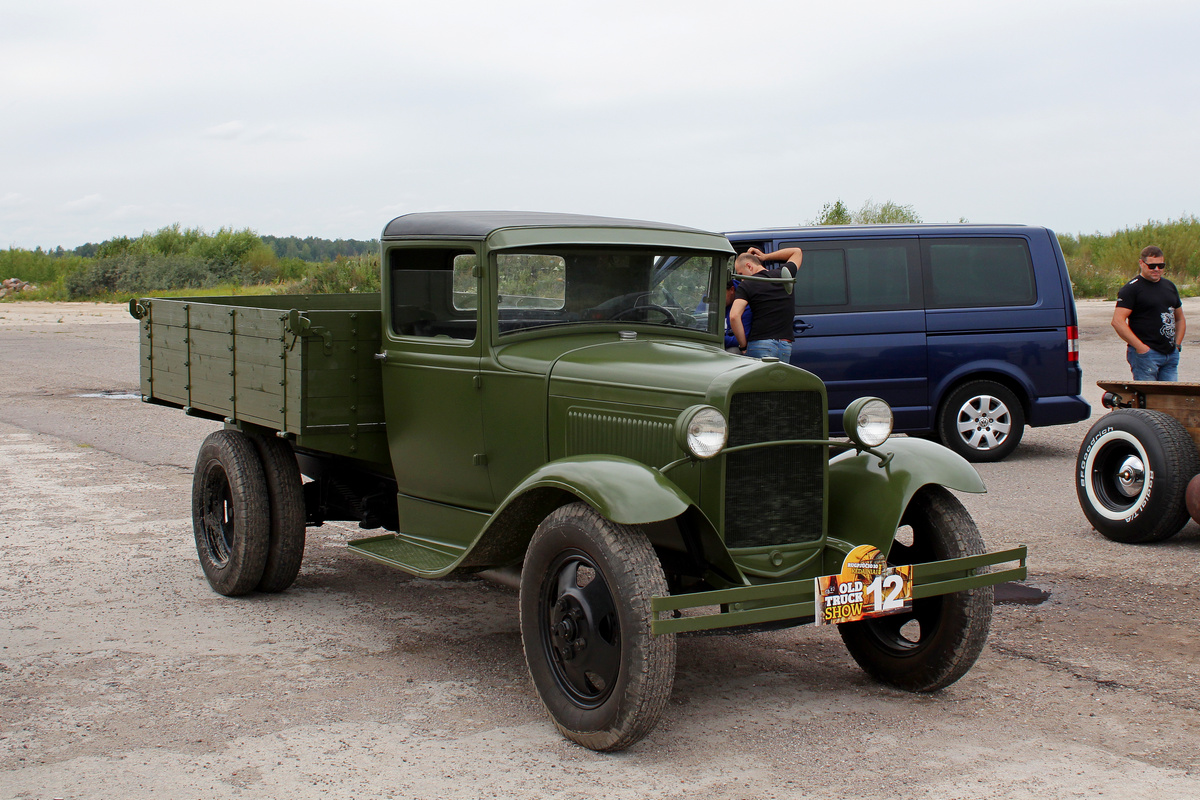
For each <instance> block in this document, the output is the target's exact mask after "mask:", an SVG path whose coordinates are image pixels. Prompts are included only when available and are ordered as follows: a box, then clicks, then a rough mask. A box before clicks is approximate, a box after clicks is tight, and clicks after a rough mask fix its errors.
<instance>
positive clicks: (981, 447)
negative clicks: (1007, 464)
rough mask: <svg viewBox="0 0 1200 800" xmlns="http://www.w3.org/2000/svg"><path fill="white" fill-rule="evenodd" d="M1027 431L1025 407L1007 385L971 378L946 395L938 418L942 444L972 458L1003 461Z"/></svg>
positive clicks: (978, 460) (972, 459)
mask: <svg viewBox="0 0 1200 800" xmlns="http://www.w3.org/2000/svg"><path fill="white" fill-rule="evenodd" d="M1024 432H1025V410H1024V408H1023V407H1022V406H1021V401H1020V400H1018V399H1017V396H1016V395H1015V394H1013V392H1012V390H1011V389H1009V388H1008V387H1007V386H1005V385H1003V384H1001V383H997V382H996V381H971V382H970V383H965V384H963V385H962V386H960V387H958V388H957V389H955V390H954V391H953V392H951V393H950V395H949V396H948V397H947V398H946V400H945V402H944V403H943V405H942V410H941V413H940V414H939V417H938V434H939V436H940V438H941V440H942V443H943V444H944V445H946V447H949V448H950V449H951V450H954V451H955V452H957V453H958V454H959V455H961V456H962V457H963V458H965V459H967V460H968V461H975V462H983V461H1000V460H1001V459H1003V458H1005V457H1006V456H1007V455H1008V454H1009V453H1011V452H1012V451H1013V450H1015V449H1016V447H1017V445H1018V444H1019V443H1020V441H1021V436H1022V435H1023V434H1024Z"/></svg>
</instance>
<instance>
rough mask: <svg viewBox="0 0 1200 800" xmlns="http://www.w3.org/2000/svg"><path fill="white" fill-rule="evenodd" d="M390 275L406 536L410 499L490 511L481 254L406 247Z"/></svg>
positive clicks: (387, 341)
mask: <svg viewBox="0 0 1200 800" xmlns="http://www.w3.org/2000/svg"><path fill="white" fill-rule="evenodd" d="M384 268H385V269H386V275H385V283H384V293H385V303H384V308H385V314H384V332H383V337H382V341H383V352H382V353H381V354H380V358H381V359H382V360H383V391H384V409H385V413H386V418H387V432H388V445H389V448H390V450H391V458H392V468H393V470H394V472H395V476H396V483H397V489H398V491H399V493H400V495H401V502H402V506H401V508H402V513H401V527H402V529H403V528H404V527H405V519H404V517H405V514H404V513H403V509H404V507H405V506H404V503H405V502H407V501H409V500H414V499H415V500H418V501H429V504H439V505H444V506H453V507H457V508H461V509H473V510H478V511H484V512H486V511H489V510H491V509H492V508H493V507H494V502H493V498H492V489H491V483H490V480H489V478H488V467H487V457H486V455H485V449H484V438H483V421H482V419H483V415H482V392H481V391H480V387H481V381H480V374H479V364H480V355H481V353H482V344H481V340H482V337H481V335H480V330H481V326H480V324H479V323H480V319H479V308H478V306H479V303H478V300H479V296H480V294H479V280H480V277H479V276H480V270H479V269H478V254H477V253H476V251H475V250H473V249H470V248H468V247H464V246H463V245H461V244H459V245H445V244H441V245H439V244H437V243H430V244H429V245H427V246H423V245H419V244H415V243H405V245H404V246H400V247H393V248H391V249H390V250H388V251H387V252H386V253H385V264H384ZM410 505H411V503H410ZM419 516H420V515H419ZM464 530H469V526H467V528H466V529H464ZM464 535H466V534H465V533H464ZM454 538H457V537H454Z"/></svg>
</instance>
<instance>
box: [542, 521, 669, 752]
mask: <svg viewBox="0 0 1200 800" xmlns="http://www.w3.org/2000/svg"><path fill="white" fill-rule="evenodd" d="M665 594H667V582H666V578H665V577H664V575H663V571H662V567H661V565H660V564H659V562H658V558H657V556H655V554H654V548H653V547H652V546H651V545H650V541H649V539H648V538H647V537H646V535H645V533H643V532H642V531H641V530H639V529H637V528H634V527H631V526H628V525H618V524H616V523H614V522H611V521H610V520H607V519H605V518H604V517H602V516H601V515H600V514H599V513H597V512H596V511H595V510H593V509H592V508H591V507H590V506H588V505H586V504H584V503H572V504H570V505H567V506H563V507H561V508H559V509H557V510H556V511H554V512H552V513H551V514H550V515H549V516H547V517H546V519H545V520H544V521H543V522H542V524H541V525H539V526H538V529H537V531H536V532H535V533H534V535H533V539H532V540H531V541H530V543H529V549H528V551H527V553H526V556H525V564H524V566H523V568H522V570H521V595H520V607H521V640H522V644H523V645H524V648H525V660H526V663H527V664H528V665H529V673H530V675H531V676H532V678H533V683H534V687H535V688H536V689H537V693H538V696H539V697H540V698H541V700H542V703H543V705H545V707H546V710H547V711H548V712H549V714H550V718H551V719H552V720H553V721H554V724H555V726H557V727H558V729H559V731H561V732H562V734H563V735H564V736H566V737H567V738H568V739H571V740H572V741H575V742H578V743H579V744H581V745H583V746H584V747H589V748H591V749H593V750H603V751H611V750H622V749H624V748H626V747H628V746H630V745H631V744H633V743H634V742H636V741H638V740H639V739H641V738H642V737H643V736H645V735H646V734H647V733H649V732H650V731H651V729H653V728H654V726H655V724H656V723H657V722H658V718H659V717H660V716H661V714H662V711H663V708H664V707H665V706H666V703H667V699H668V698H669V697H670V695H671V686H672V683H673V682H674V679H675V637H674V635H673V634H661V635H657V636H655V635H653V634H651V633H650V622H651V618H652V616H651V615H652V612H651V610H650V598H651V597H653V596H654V595H665Z"/></svg>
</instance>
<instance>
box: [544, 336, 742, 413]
mask: <svg viewBox="0 0 1200 800" xmlns="http://www.w3.org/2000/svg"><path fill="white" fill-rule="evenodd" d="M760 366H761V365H760V363H759V362H757V361H753V360H750V359H747V358H742V357H740V356H734V355H730V354H729V353H726V352H725V351H724V350H723V349H722V348H720V347H714V346H713V345H708V344H702V343H699V342H686V341H670V340H659V341H656V340H642V341H631V342H612V341H608V342H603V343H596V344H590V345H584V346H581V347H578V348H576V349H574V350H570V351H568V352H566V353H564V354H563V355H562V356H561V357H559V358H558V359H556V360H555V361H554V363H553V365H552V366H551V368H550V386H549V389H550V394H551V395H552V396H555V395H557V396H560V397H599V396H604V397H606V398H609V399H613V400H616V399H618V398H622V397H623V398H624V399H625V400H626V402H632V403H644V404H650V405H664V406H676V407H678V406H681V405H690V404H691V403H700V402H704V401H705V398H706V397H707V396H708V395H709V394H710V392H711V391H712V389H713V387H714V384H716V383H722V384H725V383H726V382H727V381H726V380H722V378H731V377H732V375H731V373H738V372H742V371H747V370H753V369H755V368H756V367H760ZM651 398H653V399H651Z"/></svg>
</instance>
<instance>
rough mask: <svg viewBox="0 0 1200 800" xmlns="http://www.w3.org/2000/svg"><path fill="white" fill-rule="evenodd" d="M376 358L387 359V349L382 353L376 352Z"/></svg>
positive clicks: (378, 359)
mask: <svg viewBox="0 0 1200 800" xmlns="http://www.w3.org/2000/svg"><path fill="white" fill-rule="evenodd" d="M375 360H376V361H387V350H384V351H383V352H382V353H376V354H375Z"/></svg>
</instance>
